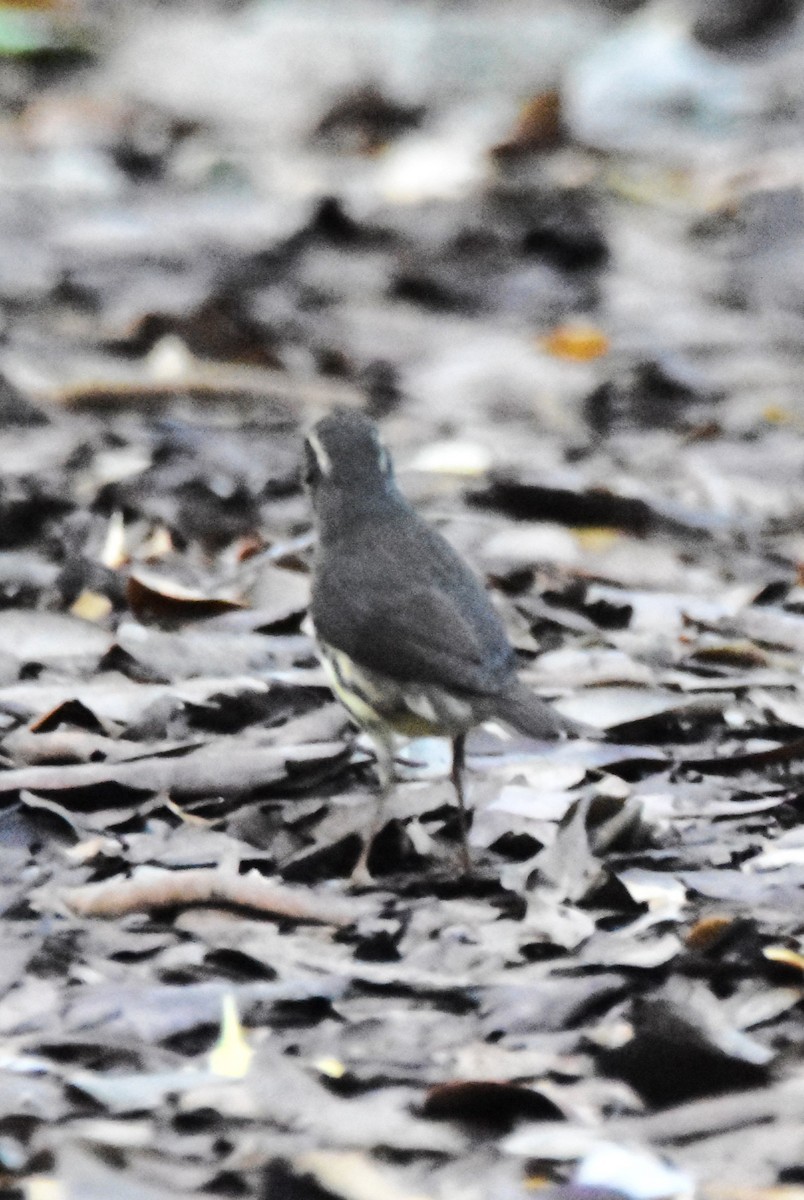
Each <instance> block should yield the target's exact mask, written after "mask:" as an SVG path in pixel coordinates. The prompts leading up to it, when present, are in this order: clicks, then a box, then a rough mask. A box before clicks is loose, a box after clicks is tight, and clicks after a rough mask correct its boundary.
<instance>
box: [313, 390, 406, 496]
mask: <svg viewBox="0 0 804 1200" xmlns="http://www.w3.org/2000/svg"><path fill="white" fill-rule="evenodd" d="M304 484H305V487H306V488H307V491H308V492H309V494H310V498H311V500H312V503H313V507H314V508H315V510H316V512H317V514H318V515H319V516H320V507H321V505H320V501H321V498H322V497H323V496H324V495H328V496H330V497H332V496H333V494H335V493H340V494H342V495H344V498H345V497H346V495H347V494H348V495H349V497H350V499H351V501H352V502H353V503H356V502H358V501H368V502H371V501H372V500H377V499H379V498H380V497H381V496H386V495H388V493H389V492H391V491H393V490H395V489H394V482H393V467H392V465H391V458H390V455H389V454H388V451H387V450H386V448H385V446H384V445H383V444H382V442H381V441H380V435H379V432H378V430H377V426H376V425H375V424H374V422H373V421H370V420H369V418H368V417H366V416H364V415H363V413H360V412H354V411H352V410H351V409H336V410H335V411H334V412H331V413H330V414H329V415H328V416H326V417H324V418H323V419H322V420H320V421H318V422H317V423H316V424H315V425H314V426H313V428H312V429H311V430H310V431H309V433H308V434H307V437H306V438H305V441H304Z"/></svg>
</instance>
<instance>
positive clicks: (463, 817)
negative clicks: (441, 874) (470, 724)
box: [452, 733, 472, 871]
mask: <svg viewBox="0 0 804 1200" xmlns="http://www.w3.org/2000/svg"><path fill="white" fill-rule="evenodd" d="M465 750H466V734H465V733H459V734H458V736H457V737H454V738H453V739H452V783H453V786H454V788H455V794H456V795H457V797H458V808H459V810H460V821H461V869H462V870H463V871H469V870H471V867H472V856H471V854H470V852H469V841H468V838H467V824H468V816H467V812H466V799H465V795H464V787H463V771H464V766H465V762H466V758H465Z"/></svg>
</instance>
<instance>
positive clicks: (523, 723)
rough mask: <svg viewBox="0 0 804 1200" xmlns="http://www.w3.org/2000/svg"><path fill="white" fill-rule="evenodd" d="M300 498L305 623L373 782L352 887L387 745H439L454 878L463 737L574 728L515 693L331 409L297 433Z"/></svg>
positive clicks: (362, 878)
mask: <svg viewBox="0 0 804 1200" xmlns="http://www.w3.org/2000/svg"><path fill="white" fill-rule="evenodd" d="M304 486H305V490H306V492H307V494H308V496H309V499H310V504H311V507H312V513H313V525H314V529H315V533H316V535H317V537H316V544H315V549H314V552H313V570H312V576H313V578H312V589H311V603H310V613H309V616H310V623H311V625H312V628H313V633H314V636H315V641H316V643H317V647H318V651H319V655H320V658H321V662H322V665H323V667H324V670H325V673H326V675H327V679H328V682H329V684H330V686H331V688H332V690H333V692H334V693H335V695H336V696H337V697H338V699H339V700H340V701H341V703H342V704H343V705H344V707H345V708H346V710H347V711H348V713H349V715H350V716H351V718H352V719H353V721H354V722H355V723H356V724H357V725H358V726H359V727H361V728H362V729H363V730H365V732H366V733H367V734H368V735H369V738H370V740H371V742H372V744H373V747H374V750H375V758H376V764H377V774H378V779H379V789H378V801H377V809H376V814H375V820H374V825H373V828H372V830H371V833H370V835H369V836H368V837H366V838H365V840H364V843H363V849H362V853H361V855H360V858H359V860H358V862H357V864H356V866H355V868H354V871H353V872H352V881H353V882H354V883H358V884H359V883H363V882H365V883H370V882H371V875H370V873H369V869H368V858H369V854H370V851H371V847H372V843H373V840H374V837H375V835H376V833H377V832H378V831H379V829H380V828H381V825H382V816H383V810H384V806H385V802H386V800H387V798H388V796H389V794H390V793H391V791H392V790H393V787H394V751H395V741H394V739H395V735H397V734H401V735H404V736H407V737H424V736H439V737H446V738H449V739H450V740H451V742H452V770H451V779H452V783H453V785H454V789H455V794H456V797H457V801H458V807H459V813H460V827H461V866H462V869H463V870H464V871H468V870H469V869H470V865H471V856H470V853H469V849H468V842H467V810H466V793H465V785H464V767H465V746H466V737H467V734H468V733H469V732H470V730H472V729H473V728H474V727H475V726H477V725H480V724H482V723H483V722H484V721H488V720H491V719H497V720H500V721H502V722H504V723H506V724H508V725H509V726H511V727H512V728H513V729H515V730H517V731H519V732H520V733H522V734H525V735H527V736H530V737H534V738H538V739H555V738H558V737H560V736H562V735H564V734H568V733H576V734H577V733H579V732H581V727H579V726H578V725H576V724H575V723H574V722H572V721H570V720H569V719H567V718H565V717H563V716H562V715H560V714H559V713H558V712H556V711H555V710H554V709H553V708H551V707H550V705H548V704H546V703H545V702H544V701H543V700H541V699H539V698H538V697H537V696H536V695H535V694H534V693H533V692H532V691H530V690H529V689H528V688H527V687H526V686H525V684H524V683H523V682H522V681H521V680H520V679H519V677H518V675H517V660H516V654H515V651H514V649H513V647H512V646H511V644H510V642H509V640H508V637H507V635H506V632H505V627H504V625H503V623H502V620H501V618H500V616H499V615H498V613H497V611H496V609H495V608H494V606H493V604H492V602H491V600H490V598H489V595H488V593H487V591H486V589H485V588H484V586H483V585H482V583H481V582H480V580H479V579H478V578H477V577H476V575H475V574H474V573H473V572H472V570H471V569H470V567H469V566H468V564H467V563H466V562H465V561H464V560H463V559H462V558H461V556H460V555H459V554H458V552H457V551H456V550H455V549H454V548H453V547H452V546H451V545H450V544H449V542H448V541H447V540H446V539H445V538H444V537H443V536H442V534H440V533H439V532H438V531H437V530H436V529H434V528H433V527H432V526H431V525H429V524H428V523H427V522H426V521H425V520H424V518H423V517H422V516H420V514H419V513H418V512H417V511H416V510H415V509H414V508H413V506H412V505H411V504H410V503H409V502H408V500H407V499H406V498H405V497H404V496H403V494H402V492H401V491H400V490H399V488H398V486H397V484H396V481H395V478H394V469H393V464H392V461H391V457H390V455H389V453H388V450H387V449H386V447H385V445H384V444H383V442H382V440H381V438H380V434H379V430H378V428H377V426H376V424H375V423H374V422H373V421H372V420H370V419H369V417H367V416H366V415H365V414H363V413H362V412H360V411H359V410H356V409H334V410H333V411H332V412H330V413H329V414H328V415H327V416H325V417H323V418H321V419H320V420H318V421H317V422H316V423H315V424H314V425H313V426H312V428H311V429H309V431H308V432H307V435H306V437H305V440H304Z"/></svg>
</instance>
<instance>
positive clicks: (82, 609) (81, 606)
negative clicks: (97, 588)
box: [70, 590, 112, 621]
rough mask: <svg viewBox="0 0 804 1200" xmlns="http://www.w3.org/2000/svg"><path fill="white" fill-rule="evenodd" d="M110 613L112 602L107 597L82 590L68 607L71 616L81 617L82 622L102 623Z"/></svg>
mask: <svg viewBox="0 0 804 1200" xmlns="http://www.w3.org/2000/svg"><path fill="white" fill-rule="evenodd" d="M111 611H112V602H111V600H110V599H109V597H108V596H103V595H101V593H100V592H91V591H88V590H84V591H83V592H82V593H81V595H80V596H79V597H78V598H77V600H75V601H73V603H72V605H71V607H70V612H71V613H72V614H73V616H74V617H81V618H82V619H83V620H84V621H102V620H103V619H104V617H108V615H109V613H110V612H111Z"/></svg>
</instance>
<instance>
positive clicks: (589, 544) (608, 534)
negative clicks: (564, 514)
mask: <svg viewBox="0 0 804 1200" xmlns="http://www.w3.org/2000/svg"><path fill="white" fill-rule="evenodd" d="M619 537H620V533H619V530H617V529H607V528H606V527H605V526H603V527H599V526H595V525H588V526H586V527H585V528H583V529H576V530H575V540H576V542H577V543H578V545H579V546H580V547H581V548H582V549H583V550H591V551H592V552H593V553H594V554H602V553H603V552H604V551H605V550H609V549H611V547H612V546H613V545H614V543H615V542H616V541H617V540H618V539H619Z"/></svg>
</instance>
